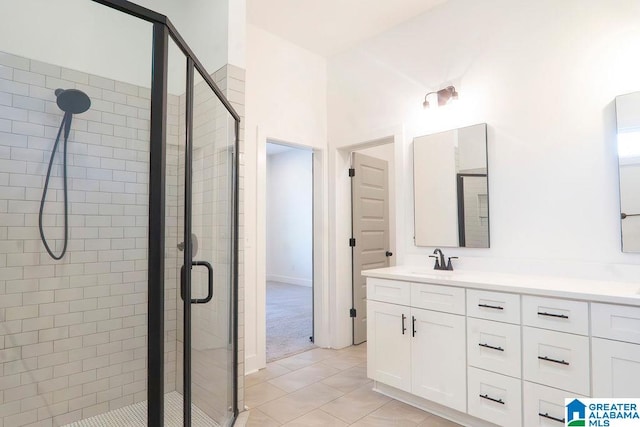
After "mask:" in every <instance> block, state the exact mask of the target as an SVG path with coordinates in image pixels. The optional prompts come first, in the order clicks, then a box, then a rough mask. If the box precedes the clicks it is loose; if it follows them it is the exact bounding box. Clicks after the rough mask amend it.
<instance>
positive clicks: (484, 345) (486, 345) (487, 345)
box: [478, 343, 504, 351]
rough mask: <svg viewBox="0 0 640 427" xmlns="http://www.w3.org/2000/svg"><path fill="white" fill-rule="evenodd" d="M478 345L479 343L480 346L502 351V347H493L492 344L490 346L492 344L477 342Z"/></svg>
mask: <svg viewBox="0 0 640 427" xmlns="http://www.w3.org/2000/svg"><path fill="white" fill-rule="evenodd" d="M478 345H479V346H480V347H485V348H490V349H491V350H498V351H504V348H502V347H494V346H492V345H489V344H483V343H478Z"/></svg>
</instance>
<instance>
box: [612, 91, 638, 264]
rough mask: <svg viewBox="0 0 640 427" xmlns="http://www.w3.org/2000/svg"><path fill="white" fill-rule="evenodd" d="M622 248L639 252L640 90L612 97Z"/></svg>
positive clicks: (626, 250)
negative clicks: (615, 128)
mask: <svg viewBox="0 0 640 427" xmlns="http://www.w3.org/2000/svg"><path fill="white" fill-rule="evenodd" d="M616 123H617V126H618V136H617V140H618V175H619V177H620V221H621V230H622V251H623V252H640V92H633V93H629V94H626V95H621V96H618V97H616Z"/></svg>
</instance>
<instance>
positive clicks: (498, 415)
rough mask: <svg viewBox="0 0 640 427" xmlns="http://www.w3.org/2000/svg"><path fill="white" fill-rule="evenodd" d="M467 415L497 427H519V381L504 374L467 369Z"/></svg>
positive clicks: (520, 405)
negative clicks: (497, 426)
mask: <svg viewBox="0 0 640 427" xmlns="http://www.w3.org/2000/svg"><path fill="white" fill-rule="evenodd" d="M467 372H468V379H469V387H468V391H469V394H468V396H467V401H468V402H469V406H468V408H469V410H468V412H469V415H473V416H474V417H478V418H482V419H483V420H487V421H490V422H492V423H496V424H498V425H501V426H520V425H522V422H521V411H522V396H521V394H520V393H521V391H520V383H521V381H520V380H518V379H515V378H511V377H507V376H505V375H500V374H496V373H493V372H488V371H483V370H482V369H476V368H472V367H469V368H468V370H467Z"/></svg>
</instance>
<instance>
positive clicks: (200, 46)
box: [0, 0, 246, 93]
mask: <svg viewBox="0 0 640 427" xmlns="http://www.w3.org/2000/svg"><path fill="white" fill-rule="evenodd" d="M230 1H232V3H231V4H229V3H230ZM134 3H137V4H139V5H141V6H144V7H146V8H149V9H152V10H155V11H156V12H159V13H161V14H164V15H167V16H168V17H169V19H171V21H172V22H173V24H174V25H175V27H176V28H177V30H178V31H179V32H180V34H181V35H182V36H183V38H184V39H185V41H186V42H187V43H188V44H189V46H190V47H191V49H192V50H193V51H194V53H195V54H196V56H198V58H199V59H200V61H201V62H202V63H203V65H204V66H205V67H206V68H207V70H209V72H214V71H216V70H217V69H219V68H221V67H222V66H223V65H224V64H226V63H227V62H228V59H229V58H233V61H234V65H238V66H244V48H245V46H244V22H245V18H244V16H245V15H246V13H245V1H244V0H180V1H179V2H178V1H174V0H135V1H134ZM230 31H231V32H232V33H233V35H232V38H231V37H230V36H229V33H230ZM151 46H152V25H151V24H150V23H147V22H145V21H142V20H139V19H136V18H132V17H130V16H127V15H125V14H123V13H120V12H117V11H114V10H112V9H109V8H108V7H105V6H102V5H100V4H97V3H94V2H93V1H90V0H57V1H50V0H21V1H13V2H9V1H5V2H2V5H0V51H3V52H8V53H13V54H15V55H20V56H24V57H27V58H30V59H36V60H38V61H42V62H47V63H51V64H56V65H60V66H63V67H67V68H71V69H74V70H80V71H84V72H87V73H92V74H96V75H99V76H103V77H108V78H111V79H115V80H119V81H124V82H128V83H132V84H136V85H140V86H144V87H149V86H150V81H151V80H150V79H151ZM179 58H181V59H182V62H183V64H184V59H183V58H184V57H183V56H179V55H174V56H172V58H171V59H172V60H171V61H170V66H174V67H175V68H174V71H175V72H176V73H177V70H178V69H179V67H181V68H184V65H181V66H180V65H178V64H177V62H178V59H179ZM174 64H175V65H174ZM180 71H182V70H181V69H180ZM183 91H184V90H183ZM174 92H176V93H178V92H177V91H176V90H174Z"/></svg>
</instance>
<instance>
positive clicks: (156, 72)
mask: <svg viewBox="0 0 640 427" xmlns="http://www.w3.org/2000/svg"><path fill="white" fill-rule="evenodd" d="M91 1H94V2H96V3H99V4H102V5H104V6H107V7H110V8H112V9H115V10H118V11H120V12H122V13H125V14H127V15H130V16H133V17H135V18H138V19H141V20H144V21H147V22H150V23H151V24H153V46H152V49H153V56H152V71H151V73H152V75H151V124H150V166H149V167H150V169H149V229H148V233H149V249H148V251H149V252H148V345H147V352H148V353H147V424H148V425H150V426H161V425H163V423H164V309H165V306H164V298H165V286H164V268H165V218H166V214H165V207H166V198H165V183H166V166H167V163H166V160H167V158H166V147H167V125H166V123H167V93H168V92H167V82H168V56H169V55H168V51H169V37H171V39H172V40H173V42H175V44H176V45H177V46H178V48H180V50H181V51H182V53H183V54H184V55H185V56H186V60H187V61H186V65H187V82H186V93H187V107H186V108H187V114H186V131H187V132H186V134H187V141H186V153H187V158H186V159H187V161H186V165H185V167H186V170H185V176H186V180H185V181H186V182H185V184H186V186H187V188H186V192H188V190H189V188H190V185H191V183H190V180H191V176H192V170H191V169H192V165H191V162H190V161H188V160H190V158H191V154H190V153H191V150H192V139H193V114H192V111H193V96H192V94H193V86H194V70H197V71H198V73H199V74H200V75H201V77H202V78H203V79H204V81H205V82H206V84H207V85H208V86H209V88H210V89H211V90H212V91H213V92H214V93H215V95H216V97H217V98H218V100H219V101H220V102H221V103H222V104H223V105H224V107H225V108H226V110H227V112H228V113H229V114H230V115H231V116H232V117H233V120H234V133H235V135H234V152H235V155H234V158H233V171H232V197H233V201H232V209H233V212H232V216H231V219H232V224H231V228H232V230H231V236H232V238H231V245H232V248H231V253H232V260H231V290H230V292H231V345H232V369H233V370H232V378H233V381H232V402H233V408H232V412H233V416H234V418H235V417H236V416H237V414H238V396H237V390H238V348H237V342H238V304H237V301H238V206H239V198H238V182H239V180H238V171H239V155H238V154H239V152H240V151H239V143H240V140H239V135H240V132H239V131H240V116H239V115H238V113H237V112H236V111H235V109H234V108H233V107H232V105H231V103H230V102H229V101H228V100H227V99H226V97H225V96H224V94H223V93H222V91H221V90H220V89H219V88H218V86H217V85H216V83H215V82H214V81H213V79H212V78H211V76H210V75H209V74H208V73H207V71H206V69H205V68H204V66H203V65H202V63H201V62H200V61H199V60H198V58H197V57H196V56H195V54H194V53H193V51H192V50H191V49H190V48H189V46H188V45H187V43H186V42H185V41H184V39H183V38H182V36H181V35H180V34H179V33H178V31H177V30H176V29H175V27H174V26H173V24H172V23H171V21H170V20H169V19H168V18H167V17H166V16H164V15H162V14H159V13H157V12H154V11H152V10H150V9H147V8H144V7H142V6H139V5H136V4H134V3H131V2H128V1H126V0H91ZM187 197H188V196H187ZM188 201H189V200H186V201H185V202H188ZM185 206H186V207H185V209H189V208H190V206H189V205H188V204H187V203H185ZM185 218H188V216H185ZM189 223H190V221H185V227H184V243H185V251H184V259H185V263H184V265H187V263H188V262H190V261H191V250H190V248H191V229H190V226H189V225H190V224H189ZM186 276H187V280H186V283H185V301H190V298H191V296H190V286H189V281H190V280H189V277H190V275H189V274H187V275H186ZM184 307H185V312H184V315H185V320H186V321H187V322H185V332H187V333H185V336H184V349H185V353H184V355H185V356H184V371H183V372H184V374H183V375H184V379H185V381H184V387H185V390H184V397H183V400H184V406H183V408H184V411H183V420H184V425H185V426H190V425H191V396H190V392H189V386H190V381H188V378H189V376H190V372H191V366H190V365H191V363H190V357H187V356H188V355H189V354H190V349H191V339H190V334H189V333H188V319H189V318H190V308H189V307H190V304H185V306H184Z"/></svg>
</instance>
